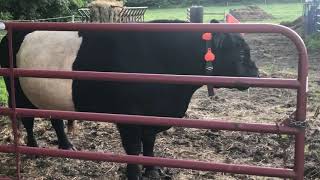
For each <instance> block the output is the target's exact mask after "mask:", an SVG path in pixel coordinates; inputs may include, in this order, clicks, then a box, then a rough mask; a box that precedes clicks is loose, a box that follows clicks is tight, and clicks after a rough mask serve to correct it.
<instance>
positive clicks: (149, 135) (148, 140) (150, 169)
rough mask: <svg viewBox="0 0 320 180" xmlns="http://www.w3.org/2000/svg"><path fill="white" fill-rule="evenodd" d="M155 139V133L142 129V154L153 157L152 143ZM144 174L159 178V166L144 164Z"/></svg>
mask: <svg viewBox="0 0 320 180" xmlns="http://www.w3.org/2000/svg"><path fill="white" fill-rule="evenodd" d="M155 140H156V133H155V132H152V131H151V132H150V131H148V130H144V131H143V136H142V144H143V155H144V156H149V157H154V152H153V149H154V143H155ZM144 168H145V173H144V176H145V177H148V178H151V179H160V168H159V167H156V166H144Z"/></svg>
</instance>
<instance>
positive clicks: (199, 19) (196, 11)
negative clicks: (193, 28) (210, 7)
mask: <svg viewBox="0 0 320 180" xmlns="http://www.w3.org/2000/svg"><path fill="white" fill-rule="evenodd" d="M190 22H192V23H203V7H202V6H191V8H190Z"/></svg>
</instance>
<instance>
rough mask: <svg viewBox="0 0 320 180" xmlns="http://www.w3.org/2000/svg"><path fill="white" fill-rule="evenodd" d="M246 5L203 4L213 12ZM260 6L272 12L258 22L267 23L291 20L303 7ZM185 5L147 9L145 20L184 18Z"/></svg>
mask: <svg viewBox="0 0 320 180" xmlns="http://www.w3.org/2000/svg"><path fill="white" fill-rule="evenodd" d="M245 6H246V5H241V4H232V5H230V6H225V5H216V6H212V5H211V6H205V9H204V11H205V13H206V12H211V13H212V12H214V13H225V12H229V10H230V9H238V8H243V7H245ZM258 6H259V7H260V8H262V9H263V10H265V11H266V12H268V13H270V14H272V15H273V16H274V17H275V19H273V20H262V21H260V22H268V23H280V22H282V21H293V20H295V19H296V18H297V17H299V16H301V15H302V12H303V7H302V4H301V3H272V4H258ZM186 12H187V7H184V8H167V9H149V10H148V11H147V12H146V15H145V20H146V21H148V20H153V19H181V20H185V19H186V17H187V15H186ZM223 18H224V16H223V15H211V16H209V15H206V16H205V17H204V22H209V20H210V19H218V20H222V19H223Z"/></svg>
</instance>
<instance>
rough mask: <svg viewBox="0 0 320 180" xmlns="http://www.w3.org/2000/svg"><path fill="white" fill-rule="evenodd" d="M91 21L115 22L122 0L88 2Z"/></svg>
mask: <svg viewBox="0 0 320 180" xmlns="http://www.w3.org/2000/svg"><path fill="white" fill-rule="evenodd" d="M88 7H89V9H90V17H91V20H90V21H91V22H100V23H104V22H117V21H118V19H119V13H120V11H121V9H122V7H123V1H118V0H96V1H93V2H91V3H90V4H89V6H88Z"/></svg>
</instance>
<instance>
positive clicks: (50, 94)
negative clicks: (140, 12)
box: [0, 20, 258, 179]
mask: <svg viewBox="0 0 320 180" xmlns="http://www.w3.org/2000/svg"><path fill="white" fill-rule="evenodd" d="M152 22H157V23H160V22H163V23H185V22H184V21H178V20H174V21H170V20H160V21H159V20H158V21H152ZM210 44H211V48H212V49H213V52H214V53H215V55H216V60H215V61H214V62H213V67H214V69H213V75H216V76H237V77H240V76H244V77H257V76H258V69H257V67H256V65H255V63H254V62H253V61H252V60H251V58H250V49H249V46H248V44H247V43H246V42H245V40H244V39H243V37H242V36H240V35H239V34H235V33H213V39H212V40H211V42H210ZM13 46H14V53H15V54H16V57H15V66H16V67H18V68H26V69H50V70H68V71H78V70H80V71H102V72H130V73H131V72H132V73H159V74H179V75H205V72H206V70H205V61H204V58H203V56H204V53H205V51H206V43H205V42H204V41H203V40H202V33H196V32H66V31H59V32H57V31H35V32H32V33H25V32H14V43H13ZM0 54H1V66H2V67H8V61H7V60H8V55H7V54H8V50H7V41H6V38H4V39H3V40H2V42H1V44H0ZM6 83H7V85H8V79H7V78H6ZM7 88H8V90H9V87H8V86H7ZM198 88H200V86H197V85H173V84H157V83H129V82H128V83H124V82H121V83H120V82H108V81H99V82H98V81H87V80H63V79H46V78H26V77H22V78H19V79H17V80H16V91H17V93H16V94H17V98H16V99H17V107H25V108H42V109H54V110H70V111H82V112H89V111H90V112H99V113H115V114H129V115H146V116H163V117H177V118H181V117H183V116H184V115H185V112H186V110H187V108H188V104H189V102H190V98H191V96H192V95H193V93H194V92H195V91H196V90H197V89H198ZM235 88H238V89H246V88H248V87H235ZM9 92H10V91H9ZM22 122H23V124H24V126H25V128H26V130H27V133H28V143H27V145H28V146H37V143H36V140H35V138H34V136H33V119H32V118H24V119H22ZM52 124H53V127H54V128H55V130H56V132H57V136H58V143H59V148H63V149H70V148H72V144H71V143H70V142H69V140H68V139H67V136H66V135H65V133H64V129H63V122H62V120H57V119H53V120H52ZM117 127H118V130H119V132H120V135H121V140H122V144H123V147H124V149H125V151H126V153H127V154H129V155H138V154H140V153H141V149H142V150H143V155H144V156H153V155H154V153H153V149H154V143H155V139H156V135H157V133H159V132H161V131H164V130H167V129H168V128H169V127H157V126H142V125H132V124H131V125H129V124H117ZM145 174H146V175H147V176H159V174H158V170H157V168H155V167H145ZM127 177H128V179H139V178H140V177H141V170H140V169H139V166H138V165H136V164H128V165H127Z"/></svg>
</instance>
